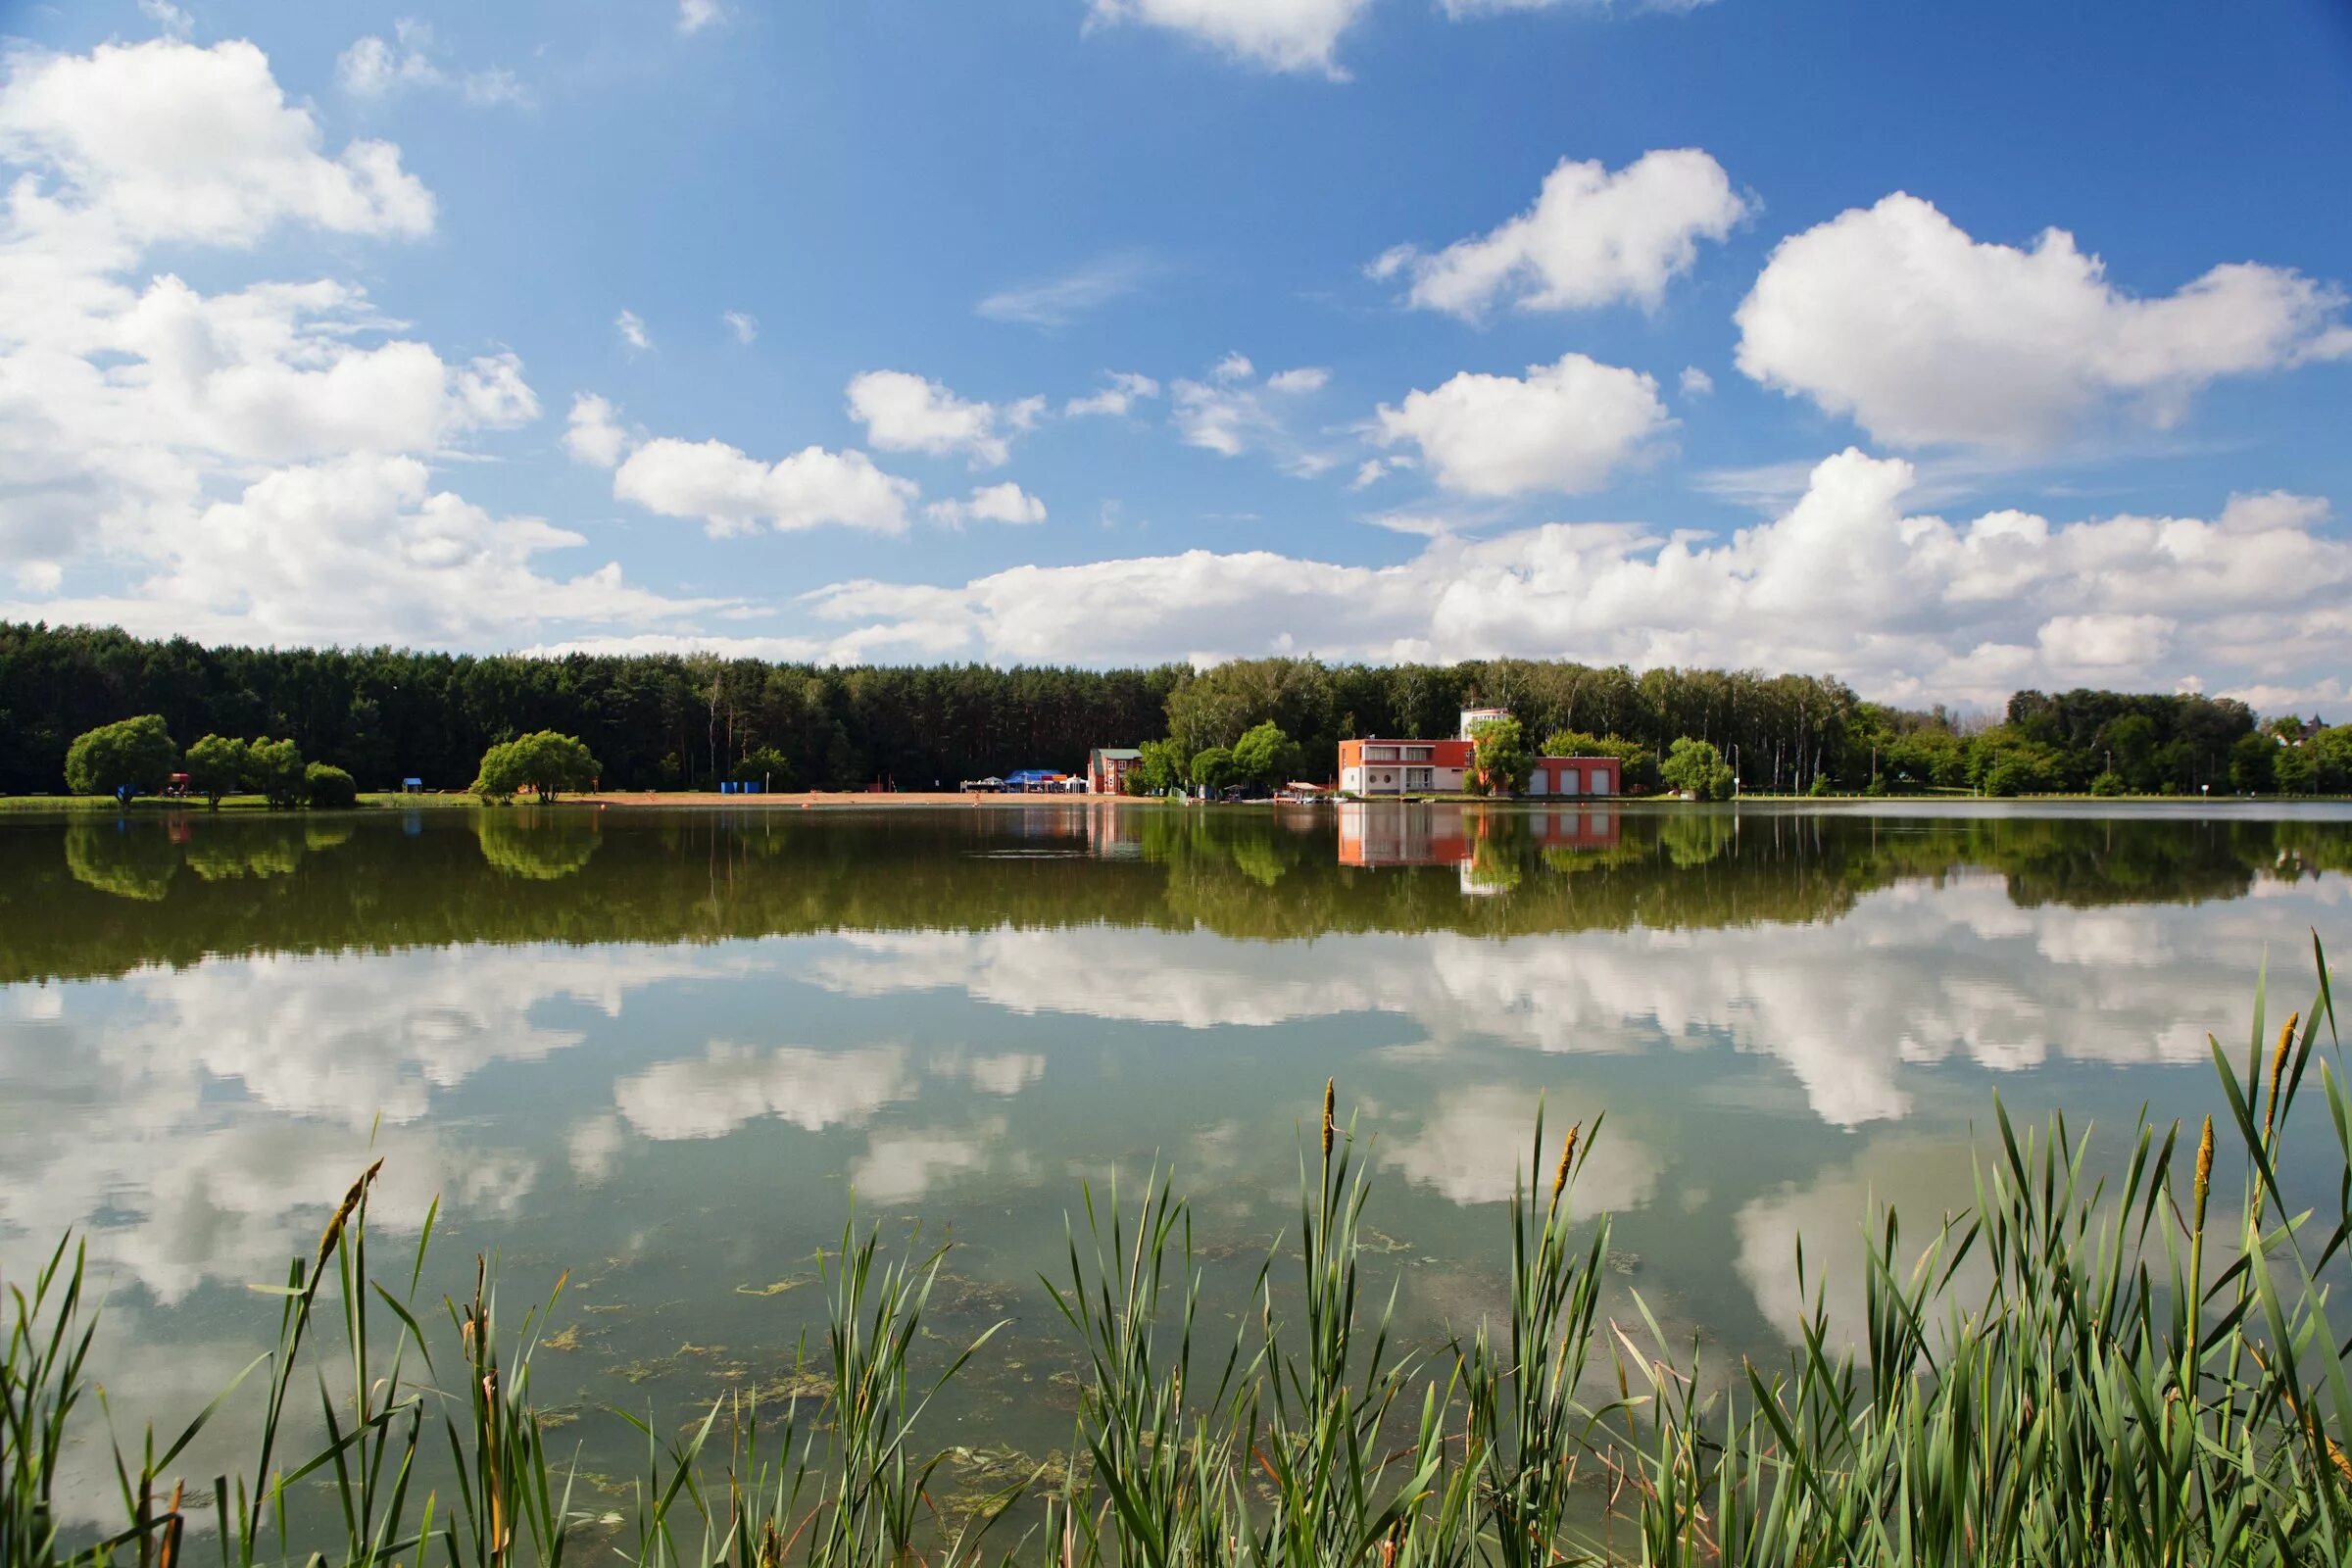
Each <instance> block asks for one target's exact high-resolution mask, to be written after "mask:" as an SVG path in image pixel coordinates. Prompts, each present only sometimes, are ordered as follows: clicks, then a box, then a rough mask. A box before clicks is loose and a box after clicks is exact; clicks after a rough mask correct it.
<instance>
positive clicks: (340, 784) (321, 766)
mask: <svg viewBox="0 0 2352 1568" xmlns="http://www.w3.org/2000/svg"><path fill="white" fill-rule="evenodd" d="M302 782H303V785H304V789H305V791H306V793H308V794H309V796H310V798H311V804H312V805H313V806H315V807H317V808H319V809H320V810H323V811H339V810H342V809H345V808H347V807H353V806H357V805H358V804H359V803H360V786H359V785H358V784H357V783H355V782H354V781H353V779H352V776H351V775H350V774H349V773H346V772H344V771H343V770H342V769H341V768H339V767H335V766H332V765H330V764H328V763H325V762H313V763H312V764H311V765H310V766H309V767H308V768H306V769H304V771H303V775H302Z"/></svg>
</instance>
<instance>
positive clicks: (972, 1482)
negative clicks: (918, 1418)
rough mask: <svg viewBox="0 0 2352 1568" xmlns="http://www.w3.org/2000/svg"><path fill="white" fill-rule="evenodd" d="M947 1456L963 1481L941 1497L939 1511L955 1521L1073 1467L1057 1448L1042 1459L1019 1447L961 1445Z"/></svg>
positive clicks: (1004, 1501)
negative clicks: (1020, 1489) (1022, 1488)
mask: <svg viewBox="0 0 2352 1568" xmlns="http://www.w3.org/2000/svg"><path fill="white" fill-rule="evenodd" d="M946 1457H947V1461H948V1465H949V1468H950V1469H951V1470H952V1471H953V1472H954V1473H955V1476H956V1480H957V1481H958V1482H959V1483H961V1484H960V1485H958V1486H956V1487H955V1488H953V1489H951V1490H949V1491H948V1492H947V1494H946V1495H944V1496H942V1497H941V1498H940V1499H939V1511H940V1512H941V1513H942V1514H943V1515H945V1516H946V1517H947V1518H948V1519H950V1520H951V1521H954V1522H956V1523H961V1522H962V1521H964V1520H967V1519H971V1518H975V1517H978V1516H979V1515H981V1514H986V1513H991V1512H994V1511H996V1510H998V1509H1000V1508H1003V1507H1004V1506H1005V1504H1007V1503H1008V1502H1010V1501H1011V1500H1012V1493H1013V1492H1014V1490H1015V1489H1016V1488H1020V1487H1025V1486H1028V1485H1030V1484H1031V1483H1033V1482H1035V1481H1037V1480H1039V1479H1040V1478H1043V1477H1052V1476H1058V1475H1061V1474H1063V1473H1065V1472H1066V1471H1067V1470H1068V1469H1069V1467H1070V1458H1069V1455H1068V1454H1066V1453H1063V1452H1062V1451H1061V1450H1060V1449H1058V1448H1056V1449H1054V1450H1053V1451H1052V1452H1049V1453H1047V1454H1046V1455H1045V1456H1044V1457H1043V1458H1040V1457H1038V1456H1037V1455H1034V1454H1028V1453H1023V1452H1022V1451H1021V1450H1020V1449H1018V1448H1011V1447H1005V1448H967V1447H960V1446H958V1447H954V1448H950V1449H949V1450H948V1451H947V1455H946Z"/></svg>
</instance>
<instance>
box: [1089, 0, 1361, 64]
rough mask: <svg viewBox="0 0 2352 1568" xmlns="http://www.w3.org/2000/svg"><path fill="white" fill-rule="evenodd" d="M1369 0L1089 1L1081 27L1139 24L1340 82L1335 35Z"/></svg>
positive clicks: (1252, 60)
mask: <svg viewBox="0 0 2352 1568" xmlns="http://www.w3.org/2000/svg"><path fill="white" fill-rule="evenodd" d="M1370 4H1371V0H1094V4H1093V7H1092V9H1091V10H1090V11H1089V12H1088V13H1087V25H1088V26H1089V27H1094V26H1099V25H1104V24H1108V23H1117V22H1141V23H1146V24H1148V25H1152V26H1155V27H1166V28H1168V29H1170V30H1171V31H1175V32H1182V33H1187V34H1190V35H1191V36H1192V37H1195V38H1198V39H1200V40H1201V42H1203V43H1206V44H1209V45H1212V46H1213V47H1215V48H1218V49H1221V50H1223V51H1224V52H1225V53H1227V54H1230V55H1232V56H1234V57H1235V58H1236V59H1239V60H1246V61H1249V62H1250V64H1252V65H1258V66H1264V67H1266V68H1267V69H1268V70H1271V71H1306V72H1320V73H1322V74H1324V75H1326V76H1331V77H1334V78H1340V79H1345V77H1346V76H1347V73H1346V72H1345V71H1343V70H1341V69H1340V66H1339V62H1338V61H1337V59H1336V58H1335V57H1334V51H1335V50H1337V48H1338V47H1339V42H1340V34H1342V33H1344V32H1346V31H1347V30H1348V27H1349V26H1350V25H1353V24H1354V22H1355V20H1356V19H1357V18H1358V17H1360V16H1362V15H1363V13H1364V11H1365V10H1366V9H1367V8H1368V7H1369V6H1370Z"/></svg>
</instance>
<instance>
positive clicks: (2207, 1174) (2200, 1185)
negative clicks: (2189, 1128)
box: [2189, 1116, 2213, 1236]
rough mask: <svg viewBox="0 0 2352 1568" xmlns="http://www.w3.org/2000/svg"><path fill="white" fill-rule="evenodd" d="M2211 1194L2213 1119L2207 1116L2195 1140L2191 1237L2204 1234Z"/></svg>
mask: <svg viewBox="0 0 2352 1568" xmlns="http://www.w3.org/2000/svg"><path fill="white" fill-rule="evenodd" d="M2212 1192H2213V1118H2212V1117H2211V1116H2208V1117H2206V1118H2205V1132H2204V1135H2203V1136H2202V1137H2200V1138H2199V1139H2198V1140H2197V1182H2196V1186H2195V1187H2194V1188H2193V1189H2192V1194H2191V1196H2192V1197H2193V1199H2194V1202H2195V1210H2196V1212H2195V1216H2194V1217H2195V1223H2194V1224H2192V1225H2191V1226H2190V1227H2189V1231H2190V1234H2191V1235H2195V1236H2202V1235H2203V1234H2204V1233H2205V1200H2206V1198H2207V1197H2208V1196H2210V1195H2211V1193H2212Z"/></svg>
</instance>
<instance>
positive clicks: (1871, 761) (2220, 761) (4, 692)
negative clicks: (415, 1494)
mask: <svg viewBox="0 0 2352 1568" xmlns="http://www.w3.org/2000/svg"><path fill="white" fill-rule="evenodd" d="M1472 704H1496V705H1501V706H1505V707H1508V708H1510V709H1511V710H1513V711H1514V712H1516V713H1517V714H1518V716H1519V718H1520V720H1521V723H1522V725H1523V726H1524V728H1525V730H1526V733H1527V735H1528V737H1529V739H1530V741H1531V742H1533V741H1539V740H1541V739H1543V738H1544V737H1546V736H1549V735H1551V734H1554V733H1556V732H1563V731H1567V732H1582V733H1585V734H1590V735H1594V736H1609V737H1617V738H1620V739H1622V740H1624V741H1627V742H1631V743H1634V744H1637V745H1639V746H1641V747H1642V748H1645V749H1648V750H1650V751H1652V752H1654V754H1655V755H1657V756H1660V757H1663V756H1664V755H1665V754H1666V752H1667V750H1668V749H1669V747H1671V745H1672V744H1673V742H1675V741H1676V740H1678V739H1680V738H1683V737H1686V736H1688V737H1694V738H1697V739H1701V740H1705V741H1708V742H1710V743H1712V744H1714V745H1715V746H1717V747H1719V748H1720V749H1721V751H1722V752H1723V754H1724V756H1725V758H1726V759H1727V760H1729V761H1730V762H1731V763H1732V765H1733V767H1734V768H1735V769H1736V770H1737V772H1738V773H1739V775H1740V780H1741V783H1742V787H1743V788H1745V789H1746V790H1748V791H1750V792H1758V791H1797V790H1805V789H1809V788H1825V789H1827V788H1836V789H1846V790H1859V789H1864V788H1877V789H1881V790H1895V791H1901V790H1907V789H1925V788H1930V787H1941V788H1979V789H1985V790H1987V791H1989V792H1991V793H1996V794H2016V793H2024V792H2026V791H2029V790H2068V789H2075V790H2080V789H2090V788H2093V787H2099V788H2105V789H2112V790H2119V791H2120V790H2124V789H2130V790H2135V791H2148V792H2156V791H2170V792H2180V793H2195V792H2197V791H2199V790H2205V789H2210V790H2213V791H2216V792H2220V791H2223V790H2233V789H2242V790H2250V791H2258V792H2259V791H2267V790H2269V789H2272V788H2274V787H2280V788H2288V789H2296V790H2301V791H2305V792H2309V791H2312V790H2318V789H2338V790H2340V789H2343V788H2345V787H2347V786H2346V784H2345V782H2344V780H2343V778H2342V774H2343V773H2344V771H2345V770H2346V768H2347V766H2352V726H2345V727H2341V728H2339V729H2337V730H2333V731H2327V732H2324V734H2322V735H2320V736H2318V737H2316V739H2314V741H2313V744H2312V745H2311V747H2310V749H2309V751H2308V753H2307V755H2304V756H2302V757H2301V758H2300V759H2299V760H2300V761H2301V762H2307V763H2309V764H2310V765H2309V766H2308V767H2298V766H2295V765H2291V764H2290V761H2289V760H2285V754H2286V753H2287V752H2289V751H2292V750H2295V748H2294V747H2290V746H2286V745H2283V744H2282V739H2283V736H2274V735H2271V734H2268V733H2262V732H2258V731H2257V729H2256V727H2255V715H2254V714H2253V712H2252V711H2249V710H2248V709H2247V708H2246V706H2245V705H2244V704H2242V703H2238V702H2234V701H2231V700H2229V699H2226V698H2225V699H2208V698H2204V697H2198V696H2140V695H2127V694H2118V693H2107V692H2069V693H2064V694H2060V695H2057V696H2045V695H2043V694H2041V693H2038V692H2023V693H2020V694H2018V695H2017V696H2016V697H2015V698H2013V699H2012V700H2011V701H2010V703H2009V707H2008V712H2007V715H2006V718H2005V720H2004V721H2001V722H1991V721H1989V720H1987V721H1985V722H1981V723H1975V724H1969V723H1963V722H1960V721H1957V720H1956V719H1955V718H1954V717H1953V715H1951V714H1949V713H1947V712H1945V711H1942V710H1940V709H1939V710H1936V711H1931V712H1911V711H1900V710H1895V709H1889V708H1886V707H1882V706H1879V705H1876V704H1871V703H1866V702H1863V701H1862V700H1861V699H1860V698H1858V697H1857V696H1856V695H1855V694H1854V693H1853V692H1852V691H1851V690H1850V689H1849V688H1847V687H1846V686H1845V685H1844V684H1843V683H1841V682H1839V681H1838V680H1836V679H1832V678H1825V677H1821V676H1814V675H1791V674H1781V675H1766V674H1761V673H1757V672H1753V671H1720V670H1685V669H1650V670H1645V671H1642V672H1640V673H1636V672H1634V671H1632V670H1630V669H1627V668H1625V667H1623V666H1614V667H1596V666H1592V665H1586V664H1578V663H1572V662H1565V661H1528V660H1483V661H1471V662H1463V663H1457V664H1394V665H1366V664H1327V663H1322V662H1316V661H1312V660H1293V659H1271V660H1244V661H1237V662H1232V663H1227V664H1220V665H1216V666H1214V667H1212V668H1210V669H1207V670H1204V671H1196V670H1194V669H1191V668H1189V667H1186V666H1182V665H1161V666H1158V667H1156V668H1150V669H1109V670H1094V669H1077V668H1040V667H1016V668H1011V669H1000V668H995V667H992V666H988V665H983V664H956V665H938V666H930V667H902V666H858V665H853V666H823V665H811V664H777V663H768V662H761V661H758V660H721V659H718V658H715V657H712V656H707V655H642V656H629V657H601V656H589V655H572V656H568V657H564V658H558V659H530V658H521V657H515V656H492V657H476V656H472V655H463V654H438V653H421V652H417V651H413V650H405V649H390V648H373V649H307V648H290V649H257V648H206V647H201V646H199V645H197V644H195V643H192V642H189V641H187V640H185V639H182V638H174V639H172V640H171V641H152V640H145V639H140V638H135V637H132V636H129V635H127V634H126V633H124V632H122V631H120V630H115V629H111V628H85V627H65V626H54V627H53V626H45V625H28V624H18V623H5V622H0V794H17V795H23V794H41V793H53V792H57V791H60V790H63V789H64V788H65V776H64V762H65V756H66V751H67V748H68V747H69V746H70V745H71V744H72V742H73V739H74V737H75V736H77V735H79V734H81V733H82V732H83V731H85V730H88V729H91V728H93V727H95V726H97V725H100V724H104V723H109V722H112V721H114V720H117V719H121V718H124V717H127V716H130V715H134V714H141V713H160V714H162V715H163V716H164V718H165V720H166V722H167V724H168V726H169V728H170V730H171V733H172V737H173V738H174V739H175V740H176V742H177V743H178V744H179V745H180V746H182V747H185V746H187V745H189V744H190V743H191V742H193V741H195V740H196V739H198V738H199V737H201V736H204V735H207V734H220V735H224V736H238V737H248V738H257V737H262V736H272V737H276V738H280V739H291V740H292V741H294V742H295V743H296V745H297V746H299V748H300V750H301V753H302V755H303V756H304V757H306V758H310V759H315V760H322V761H325V762H329V763H333V764H337V765H339V766H341V767H343V768H345V769H347V770H349V771H350V772H351V773H352V774H353V775H354V776H355V777H356V778H357V779H358V780H359V783H360V786H361V787H362V788H364V789H370V790H374V789H383V788H386V787H389V786H391V785H393V784H395V783H396V782H397V781H398V780H400V779H402V778H404V777H417V778H421V779H423V780H424V782H425V785H426V787H428V788H436V789H453V790H454V789H463V788H465V787H466V784H467V783H468V782H469V781H471V780H472V779H473V777H474V776H475V772H476V770H477V768H478V766H479V764H480V761H481V758H482V754H483V752H484V750H485V749H486V748H488V747H489V746H491V745H493V744H496V743H498V742H501V741H504V740H507V739H510V738H513V737H515V736H517V735H522V734H526V733H529V732H532V731H536V730H556V731H560V732H563V733H564V734H567V735H576V736H578V737H579V738H580V739H582V740H583V741H585V742H586V743H587V745H588V747H589V749H590V750H591V751H592V752H594V754H595V756H596V758H597V759H598V760H599V762H600V763H601V766H602V769H603V772H602V782H603V784H604V786H605V787H607V788H612V789H684V788H697V787H702V788H708V787H710V786H711V784H713V783H714V782H716V781H717V780H719V779H723V778H727V777H732V776H745V777H759V776H762V775H766V776H770V777H773V779H774V782H775V787H777V788H784V787H793V788H800V789H862V788H866V787H868V786H870V785H874V784H877V783H895V784H896V785H898V786H899V787H901V788H907V789H929V788H931V787H933V786H934V785H935V784H945V785H948V786H950V787H952V786H954V785H955V784H956V782H957V781H959V780H961V779H966V778H977V777H982V776H985V775H988V774H992V773H994V774H1003V773H1005V772H1007V771H1009V770H1011V769H1014V768H1019V767H1032V766H1035V767H1054V768H1063V769H1068V770H1072V771H1075V770H1077V769H1079V768H1081V767H1083V766H1084V764H1085V760H1086V755H1087V753H1088V751H1089V750H1090V749H1092V748H1094V747H1098V746H1132V745H1136V744H1138V743H1140V742H1143V741H1146V740H1150V739H1154V738H1159V737H1166V738H1168V739H1170V740H1171V741H1172V742H1174V743H1175V747H1176V749H1177V751H1178V752H1179V753H1181V754H1182V755H1186V756H1190V755H1192V754H1193V753H1196V752H1198V751H1201V750H1202V749H1204V748H1208V747H1216V746H1230V745H1232V744H1233V742H1234V741H1235V740H1237V739H1238V738H1240V736H1241V735H1242V734H1243V733H1244V732H1245V731H1246V730H1248V729H1249V728H1250V727H1251V726H1252V725H1254V724H1257V723H1259V722H1261V721H1267V720H1271V721H1273V722H1275V723H1277V724H1279V725H1280V726H1281V728H1282V730H1283V731H1284V732H1285V734H1287V735H1288V736H1289V737H1290V738H1291V739H1292V740H1294V741H1296V742H1298V743H1299V757H1300V766H1301V767H1302V769H1303V770H1304V772H1305V775H1306V776H1307V777H1310V778H1317V779H1320V778H1327V777H1329V776H1330V775H1331V773H1332V771H1333V767H1334V763H1335V759H1336V755H1337V747H1338V743H1339V741H1340V740H1342V739H1344V738H1347V737H1349V736H1357V735H1396V736H1404V737H1425V736H1434V735H1445V734H1449V733H1451V732H1452V730H1453V728H1454V725H1455V722H1456V716H1457V712H1458V710H1460V709H1461V708H1462V707H1464V706H1467V705H1472ZM2302 733H2303V732H2302V728H2301V726H2296V729H2295V734H2296V736H2297V737H2298V739H2300V738H2302ZM2274 754H2276V756H2275V755H2274ZM747 768H748V769H750V771H746V769H747Z"/></svg>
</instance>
